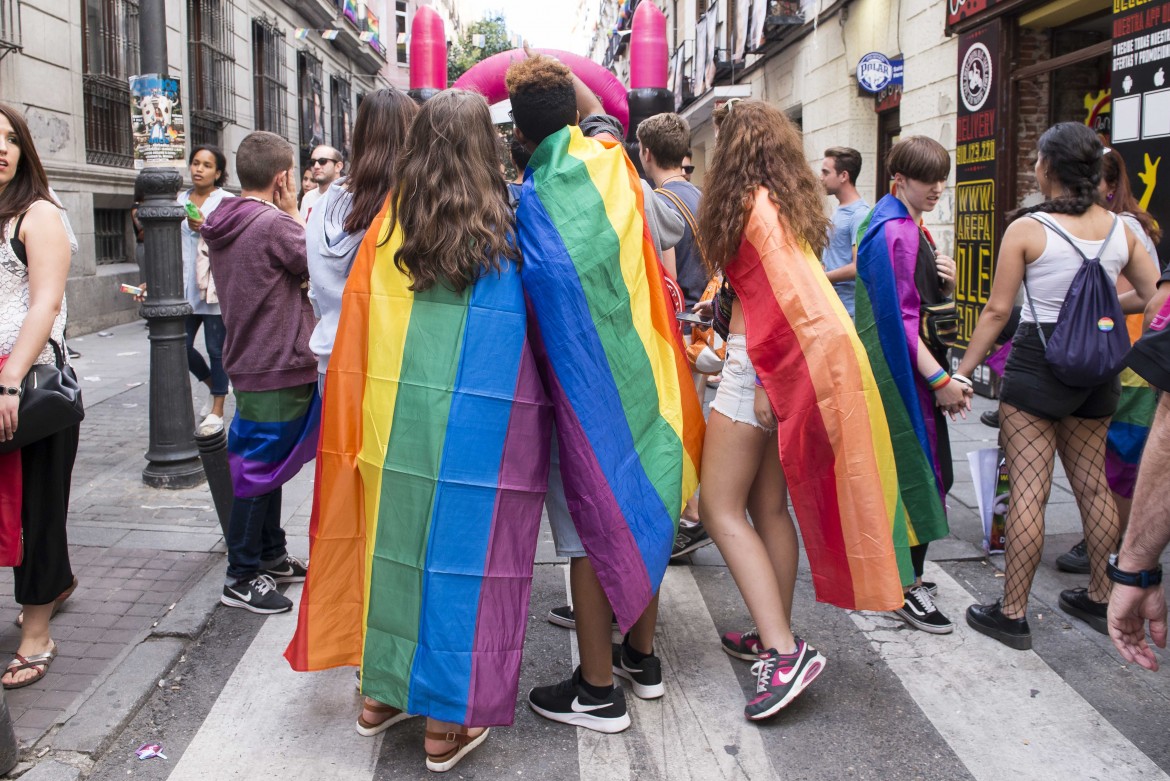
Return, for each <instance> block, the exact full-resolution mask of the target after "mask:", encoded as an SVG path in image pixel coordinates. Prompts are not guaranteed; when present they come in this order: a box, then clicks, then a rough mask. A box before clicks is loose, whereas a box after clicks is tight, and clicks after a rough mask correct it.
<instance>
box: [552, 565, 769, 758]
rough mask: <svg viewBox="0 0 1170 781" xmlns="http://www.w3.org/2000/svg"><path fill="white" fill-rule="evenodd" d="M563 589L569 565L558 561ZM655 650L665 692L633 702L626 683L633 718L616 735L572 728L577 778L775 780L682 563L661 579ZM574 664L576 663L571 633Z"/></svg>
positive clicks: (703, 605) (691, 578)
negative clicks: (578, 773)
mask: <svg viewBox="0 0 1170 781" xmlns="http://www.w3.org/2000/svg"><path fill="white" fill-rule="evenodd" d="M565 573H566V584H565V585H566V589H567V588H568V567H565ZM660 593H661V595H662V596H661V601H660V604H659V612H658V629H657V631H656V633H655V638H654V652H655V653H656V654H657V655H658V657H659V658H660V659H661V660H662V677H663V682H664V683H665V684H666V695H665V696H664V697H662V698H661V699H658V700H639V699H638V698H637V697H635V696H634V693H633V691H631V689H630V687H628V686H627V687H626V706H627V708H628V709H629V711H630V718H631V720H632V722H633V724H632V726H631V727H630V729H628V730H626V731H625V732H623V733H620V734H618V735H603V734H601V733H598V732H594V731H592V730H588V729H578V730H577V756H578V761H579V765H580V770H581V779H582V781H612V780H613V779H620V778H629V779H638V780H639V781H646V780H649V779H672V781H673V779H687V778H694V779H704V781H706V780H707V779H745V780H748V781H751V780H753V779H779V778H781V776H779V775H778V774H777V773H776V771H775V770H773V768H772V765H771V763H770V762H769V760H768V757H767V754H766V752H765V750H764V741H763V738H762V736H761V734H760V731H759V728H758V727H756V726H755V725H752V724H751V723H749V722H748V721H747V720H746V719H745V718H744V717H743V707H744V697H743V691H742V689H741V688H740V685H739V682H738V680H737V678H736V672H735V670H733V669H732V665H731V659H730V658H729V657H728V656H727V654H725V653H723V651H722V649H721V648H720V647H719V644H718V643H717V642H714V640H715V638H716V637H717V631H716V629H715V622H714V621H713V620H712V619H711V614H710V612H708V610H707V604H706V602H705V601H704V600H703V596H702V594H700V593H699V586H698V583H696V582H695V578H694V576H693V575H692V574H691V570H690V568H689V567H670V568H668V569H667V571H666V577H665V578H664V579H663V582H662V589H661V591H660ZM570 645H571V646H572V649H573V664H574V665H576V664H578V663H579V662H580V659H579V657H578V654H577V643H576V638H575V636H574V638H573V642H572V643H570Z"/></svg>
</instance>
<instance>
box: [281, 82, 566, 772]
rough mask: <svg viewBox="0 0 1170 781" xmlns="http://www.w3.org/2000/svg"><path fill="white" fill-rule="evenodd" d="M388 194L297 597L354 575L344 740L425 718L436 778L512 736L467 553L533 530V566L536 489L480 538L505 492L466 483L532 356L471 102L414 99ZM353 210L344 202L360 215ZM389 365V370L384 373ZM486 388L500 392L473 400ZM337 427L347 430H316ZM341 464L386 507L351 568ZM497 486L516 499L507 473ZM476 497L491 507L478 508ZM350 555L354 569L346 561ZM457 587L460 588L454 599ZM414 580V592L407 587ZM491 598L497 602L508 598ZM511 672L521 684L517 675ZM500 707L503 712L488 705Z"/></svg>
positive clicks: (349, 343) (487, 150) (331, 404)
mask: <svg viewBox="0 0 1170 781" xmlns="http://www.w3.org/2000/svg"><path fill="white" fill-rule="evenodd" d="M363 108H364V104H363ZM393 181H394V183H395V184H394V192H393V201H392V202H391V204H390V205H389V207H388V208H387V207H384V208H383V210H382V212H381V217H380V218H379V219H376V220H375V222H374V225H373V228H372V231H371V233H370V234H369V235H367V237H366V239H365V241H364V242H363V244H362V248H361V250H360V252H359V253H358V255H357V258H356V260H355V262H354V269H353V272H352V275H351V276H352V279H351V280H350V283H349V284H348V285H347V286H346V289H345V295H344V303H343V307H342V308H343V312H342V317H341V325H340V328H339V330H338V335H337V343H336V349H335V351H334V355H333V363H332V365H331V367H330V369H329V372H328V382H327V387H326V394H325V412H324V416H323V420H324V423H323V434H322V436H323V444H322V453H323V454H325V453H327V452H328V453H330V454H332V453H333V452H334V451H338V450H345V448H346V445H345V444H340V445H335V444H334V441H335V440H336V441H338V442H341V441H342V440H346V439H347V438H348V441H350V442H353V441H360V446H353V447H352V449H351V450H350V452H351V453H352V458H353V460H352V461H349V462H347V463H348V464H349V466H348V467H346V468H343V469H336V468H334V466H333V464H334V461H333V460H331V458H332V455H330V456H328V457H326V458H325V462H324V463H323V465H322V466H321V474H322V480H321V481H320V483H321V485H319V486H318V491H319V494H318V498H319V502H318V504H319V505H320V507H321V508H322V510H321V511H320V516H319V517H315V518H314V528H315V536H314V539H313V545H314V547H313V549H312V555H313V557H314V562H315V571H314V572H311V573H310V578H309V581H308V583H307V584H306V590H307V591H306V593H307V594H308V595H309V599H310V601H311V600H313V599H316V598H317V595H318V594H321V593H326V592H327V590H328V588H329V584H330V583H331V582H333V579H335V578H336V579H339V580H346V581H352V569H353V568H354V567H357V568H360V570H361V571H363V572H366V573H367V577H368V579H369V584H368V587H367V589H366V594H365V605H364V606H363V608H364V609H363V616H364V621H365V626H366V630H365V631H364V632H363V638H364V641H363V643H362V646H361V651H362V653H361V656H360V659H361V661H362V674H361V688H362V692H363V693H364V694H365V695H366V697H365V698H364V700H363V707H362V711H361V715H360V716H359V718H358V722H357V731H358V732H359V733H360V734H362V735H365V736H373V735H377V734H378V733H380V732H383V731H385V730H386V729H388V728H389V727H390V726H391V725H393V724H395V723H398V722H399V721H401V720H403V719H405V718H408V716H409V715H423V716H426V717H427V729H426V738H425V749H426V755H427V767H428V768H429V769H430V770H432V771H440V772H441V771H445V770H449V769H451V768H453V767H454V766H455V765H456V764H457V763H458V762H459V761H460V760H461V759H462V758H463V757H464V756H465V755H466V754H467V753H468V752H469V751H471V750H472V749H474V748H475V747H476V746H478V745H479V744H480V743H482V742H483V740H484V739H485V738H486V737H487V734H488V730H487V726H489V725H495V724H508V723H511V719H512V715H513V713H514V710H515V705H514V703H515V696H516V687H517V683H518V681H516V680H510V676H509V671H508V665H507V664H505V663H501V661H500V660H501V659H502V658H503V651H504V648H505V646H507V647H511V645H509V644H510V643H511V642H512V641H515V642H517V643H522V642H523V634H524V630H523V627H524V623H523V617H524V611H516V612H515V613H514V615H512V614H511V613H507V611H505V613H507V614H506V615H505V614H498V611H497V614H494V615H495V618H494V619H492V620H491V621H490V622H489V623H490V624H491V625H490V627H489V626H485V625H483V624H482V621H483V620H484V619H482V617H479V616H477V611H478V609H479V608H478V605H479V599H478V598H477V593H478V588H479V586H478V585H476V584H478V583H479V582H480V581H481V580H482V582H483V586H482V588H483V589H484V590H485V594H486V592H487V591H488V590H489V589H490V588H491V585H490V584H491V583H497V582H499V581H498V580H495V578H496V577H497V575H496V574H495V573H494V571H493V572H491V573H489V572H488V569H489V567H488V564H487V563H486V562H488V560H489V559H491V556H490V555H489V552H488V551H487V550H485V549H483V548H482V547H478V546H481V545H488V541H489V540H494V541H493V542H491V543H490V547H491V548H492V549H493V550H496V549H506V548H508V546H509V542H507V540H509V539H511V540H513V543H512V544H513V545H518V546H520V547H521V548H523V545H527V544H528V543H527V542H526V541H522V540H521V538H525V539H526V532H530V533H531V544H532V546H533V551H524V550H517V551H516V552H515V554H514V555H515V561H517V562H521V561H531V560H532V558H533V557H532V553H534V548H535V540H536V534H537V528H538V527H539V522H540V502H539V498H542V497H543V486H541V487H540V488H539V491H535V492H534V493H533V496H534V497H538V499H536V500H534V501H531V502H528V503H526V504H525V505H524V506H523V507H522V506H521V505H519V504H515V505H513V504H508V505H507V506H508V507H509V508H510V509H509V511H508V513H507V516H508V517H507V523H508V524H509V525H510V531H509V532H508V533H506V534H505V533H503V532H501V533H500V534H499V535H498V536H497V535H495V534H494V533H493V530H494V529H496V528H497V527H496V526H493V523H494V520H495V516H496V505H497V501H496V500H494V499H492V494H491V492H492V490H493V488H492V485H493V484H497V483H498V485H499V489H500V490H503V489H504V484H503V482H500V481H502V480H503V478H502V477H501V478H500V481H497V480H496V476H495V475H494V474H493V475H492V476H491V477H484V476H483V475H481V474H480V473H479V471H477V470H482V469H486V470H488V471H491V470H492V469H494V468H496V467H497V466H498V463H497V462H494V461H493V460H492V459H493V454H494V457H495V458H496V459H502V458H503V456H502V455H501V451H500V450H499V449H496V448H494V447H493V446H492V442H496V441H498V439H499V437H498V436H496V437H495V438H494V439H493V434H492V433H491V432H497V434H498V432H501V431H504V430H506V429H508V428H509V420H510V417H509V416H510V415H511V414H512V412H511V410H512V405H511V404H509V403H507V401H508V400H507V399H506V396H507V394H508V393H515V394H516V396H517V398H518V397H519V396H520V394H521V391H522V389H523V388H524V387H527V386H524V385H518V383H519V382H520V380H519V379H518V377H517V375H516V374H512V375H508V372H509V371H510V370H511V371H513V372H518V371H519V369H518V367H519V366H520V365H522V364H524V361H529V362H530V361H531V360H532V358H531V354H530V353H529V352H528V345H527V341H526V319H525V316H524V299H523V294H522V293H521V289H520V275H519V272H518V261H519V252H518V250H517V248H516V240H515V229H514V224H515V223H514V217H513V213H512V209H511V207H510V205H509V203H508V196H507V190H506V189H505V185H504V179H503V177H501V176H500V173H499V150H498V146H497V141H496V135H495V129H494V127H493V126H492V123H491V114H490V112H489V110H488V106H487V103H486V102H485V101H484V99H483V97H482V96H480V95H477V94H474V93H470V92H464V91H461V90H447V91H444V92H441V93H439V94H438V95H436V96H435V97H433V98H431V99H430V100H428V101H427V102H426V103H425V104H423V106H422V107H421V108H420V109H419V111H418V115H417V116H416V117H415V119H414V122H413V123H412V124H411V126H410V131H409V133H408V134H407V136H406V139H405V143H404V146H403V148H402V152H401V154H400V155H399V156H398V157H397V163H396V164H395V166H394V177H393ZM359 205H360V201H358V200H356V199H355V209H356V208H357V207H358V206H359ZM464 329H466V332H465V330H464ZM464 333H466V336H463V334H464ZM488 345H490V356H489V354H488V352H487V351H485V348H486V347H487V346H488ZM387 362H389V363H387ZM390 364H393V365H395V366H397V367H398V368H396V369H392V370H389V371H387V366H389V365H390ZM509 367H511V368H509ZM533 378H535V375H533ZM497 379H498V380H499V382H496V380H497ZM476 383H478V384H476ZM486 386H491V387H492V388H494V389H495V392H494V393H492V394H489V393H486V392H485V391H484V388H485V387H486ZM500 388H506V389H507V390H506V391H502V392H501V391H500V390H499V389H500ZM489 395H491V396H492V398H491V399H490V403H489V402H488V399H487V396H489ZM517 403H519V402H517ZM355 409H356V410H357V413H356V414H355V413H354V412H353V410H355ZM334 421H339V422H338V423H337V425H338V426H340V427H342V428H348V429H350V430H349V431H340V432H337V431H332V432H331V431H329V430H328V426H329V425H330V424H331V422H334ZM363 437H364V438H363ZM456 441H459V442H464V443H466V442H468V441H474V442H475V443H476V444H477V447H476V453H475V458H474V461H475V464H474V465H472V464H463V465H462V466H461V467H459V468H457V469H454V470H449V469H448V467H446V466H440V462H441V463H442V464H447V463H448V462H449V461H451V460H452V459H456V458H466V456H465V455H463V454H462V453H463V451H464V450H466V448H462V449H461V448H460V447H459V446H458V445H456V444H453V443H454V442H456ZM501 445H502V443H501ZM452 450H460V453H461V454H460V455H458V456H456V455H454V454H453V453H451V452H449V451H452ZM524 450H525V452H524V453H512V454H511V455H510V456H509V458H510V462H515V461H517V460H519V461H520V462H522V463H528V462H531V470H532V471H530V472H526V474H537V472H538V471H539V468H538V467H537V466H536V462H537V461H539V460H541V459H542V458H543V462H544V466H545V469H547V459H548V452H547V449H544V450H543V452H542V449H541V447H540V446H539V445H538V444H537V445H533V446H532V447H526V448H524ZM354 462H357V464H358V467H357V468H358V470H359V471H360V477H361V484H362V485H364V486H365V487H364V489H362V490H364V491H366V492H367V493H370V492H373V493H375V494H381V495H393V497H394V499H393V500H392V501H390V502H383V503H381V504H380V505H375V503H373V502H368V501H367V502H365V503H364V504H363V503H357V505H358V506H359V507H362V508H363V509H361V510H359V511H358V512H359V513H361V512H364V513H365V515H364V517H363V518H360V519H359V525H361V526H362V528H363V531H362V532H361V534H362V539H368V540H370V541H371V542H370V544H369V545H368V546H363V548H362V550H363V551H364V553H362V554H361V556H364V557H366V558H364V559H362V558H361V556H359V557H358V559H356V560H355V559H353V558H346V556H344V555H341V554H337V553H334V552H335V551H337V550H338V548H335V547H330V546H331V545H333V544H334V540H336V539H337V538H338V537H339V536H343V533H344V532H343V531H342V530H345V529H351V528H352V527H353V519H352V517H350V516H352V513H347V512H344V511H342V510H339V509H336V508H339V507H341V506H343V502H345V501H349V502H350V503H349V504H344V506H346V507H348V506H352V505H353V504H354V503H355V502H356V500H354V499H353V496H354V494H350V495H349V498H348V499H345V498H344V497H341V493H340V492H342V491H344V490H345V489H346V486H347V485H349V486H353V485H355V483H354V482H353V480H352V475H353V463H354ZM528 468H529V467H525V469H528ZM347 470H348V471H347ZM335 476H336V477H335ZM472 483H474V485H472ZM507 483H508V485H507V489H508V490H509V493H510V494H512V495H515V494H516V493H517V492H516V491H515V490H512V489H514V488H515V487H516V483H515V475H513V476H512V477H510V478H508V480H507ZM472 494H474V495H476V496H478V497H486V499H484V500H483V501H477V500H473V499H472V498H470V497H471V496H472ZM327 507H328V508H334V509H331V510H327V509H325V508H327ZM456 540H457V542H456ZM419 541H421V542H419ZM345 550H346V551H347V552H349V553H350V555H351V556H352V555H354V551H356V550H357V549H355V548H352V547H350V548H345ZM510 560H511V559H510ZM339 561H340V562H341V563H340V564H339V563H338V562H339ZM320 562H324V563H323V564H322V563H320ZM530 566H531V565H529V567H530ZM408 571H409V573H410V574H407V575H404V574H403V573H406V572H408ZM456 572H457V573H458V576H455V575H453V574H452V573H456ZM509 574H510V575H511V576H512V580H513V581H514V580H515V579H516V577H519V576H520V573H519V571H517V570H516V569H515V568H514V567H513V568H512V569H511V570H510V571H509ZM454 580H458V581H459V583H460V584H462V585H463V586H466V587H467V588H468V589H470V591H467V590H464V591H460V590H459V589H460V586H458V585H455V584H454V582H453V581H454ZM420 583H421V584H424V585H423V587H422V588H421V590H420V589H418V588H413V587H412V586H411V585H410V584H414V585H417V584H420ZM428 584H429V585H428ZM471 592H476V593H471ZM492 593H493V594H494V595H495V598H496V599H497V600H498V599H502V594H503V592H501V591H499V590H498V589H496V590H495V591H492ZM469 594H470V595H469ZM485 599H488V598H487V597H486V596H485ZM456 603H457V604H456ZM329 607H330V609H331V608H332V606H329ZM310 615H312V612H311V611H310V612H308V613H307V612H306V611H304V610H303V611H302V628H301V632H302V633H303V634H304V635H305V636H307V637H309V638H310V642H312V638H313V637H314V634H313V632H314V623H313V621H312V620H310V619H307V616H310ZM440 616H441V617H440ZM330 631H332V630H330ZM334 634H335V633H334ZM481 635H488V636H490V639H489V640H487V641H486V642H487V643H488V644H489V645H490V646H491V648H492V649H493V650H492V651H490V652H487V651H484V650H481V645H480V643H479V642H477V641H478V639H479V638H480V636H481ZM469 638H470V639H469ZM296 642H297V641H296V640H294V644H295V643H296ZM408 647H409V648H410V651H409V652H404V651H403V649H405V648H408ZM351 650H352V649H351ZM479 657H482V658H483V659H491V660H494V661H492V662H491V664H492V666H493V670H492V676H491V677H493V678H494V679H495V682H494V683H493V684H491V685H493V686H496V687H497V688H496V691H498V693H499V696H495V697H491V698H489V697H486V696H484V695H482V693H472V694H469V693H468V686H469V685H470V686H471V687H473V688H474V687H475V686H476V685H478V686H479V687H480V688H479V689H477V690H476V692H480V690H481V689H483V688H484V687H485V686H486V685H488V683H487V681H486V680H478V681H477V680H475V679H474V677H473V679H472V680H471V681H470V684H469V681H468V677H467V676H469V675H470V670H471V669H472V668H473V667H477V668H478V665H480V664H482V663H483V662H482V659H480V661H477V658H479ZM513 672H514V674H515V676H516V677H518V675H519V666H518V664H517V665H516V668H515V670H514V671H513ZM483 676H484V673H483V672H482V671H481V673H480V678H483ZM509 686H510V690H509ZM489 700H490V701H489ZM498 702H505V703H508V702H510V704H507V705H505V706H502V707H498V708H495V709H494V710H493V709H491V708H490V707H488V708H487V709H486V710H485V706H490V705H491V704H492V703H498Z"/></svg>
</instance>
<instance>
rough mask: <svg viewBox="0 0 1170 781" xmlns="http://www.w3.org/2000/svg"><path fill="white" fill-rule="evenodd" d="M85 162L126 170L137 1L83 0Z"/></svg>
mask: <svg viewBox="0 0 1170 781" xmlns="http://www.w3.org/2000/svg"><path fill="white" fill-rule="evenodd" d="M83 8H84V11H85V13H84V15H83V16H82V45H83V47H84V50H83V52H82V59H83V61H84V65H85V72H84V74H83V75H82V89H83V93H84V102H85V159H86V162H88V163H93V164H95V165H112V166H119V167H122V168H130V167H131V166H133V164H134V139H133V135H132V133H131V130H130V111H129V106H130V86H129V82H128V81H127V79H129V77H130V76H133V75H135V73H136V72H137V71H138V0H83Z"/></svg>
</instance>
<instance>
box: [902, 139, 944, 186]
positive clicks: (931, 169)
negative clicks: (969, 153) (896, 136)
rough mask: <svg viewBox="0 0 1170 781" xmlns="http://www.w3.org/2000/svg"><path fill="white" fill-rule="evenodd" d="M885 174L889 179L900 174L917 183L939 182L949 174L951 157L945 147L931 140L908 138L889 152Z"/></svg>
mask: <svg viewBox="0 0 1170 781" xmlns="http://www.w3.org/2000/svg"><path fill="white" fill-rule="evenodd" d="M886 173H888V174H889V176H890V178H891V179H893V178H894V176H896V175H897V174H902V176H905V177H906V178H907V179H915V180H917V181H919V182H941V181H943V180H945V179H946V178H947V176H949V175H950V173H951V156H950V155H949V154H948V153H947V150H946V147H944V146H943V145H942V144H940V143H939V142H937V141H935V140H934V139H933V138H927V137H926V136H909V137H908V138H903V139H902V140H901V141H899V142H898V143H896V144H894V147H893V148H892V149H891V150H890V154H889V156H888V157H887V158H886Z"/></svg>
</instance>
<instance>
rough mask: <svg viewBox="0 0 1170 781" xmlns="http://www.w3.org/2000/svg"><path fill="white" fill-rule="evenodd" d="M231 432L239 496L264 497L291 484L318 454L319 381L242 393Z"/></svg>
mask: <svg viewBox="0 0 1170 781" xmlns="http://www.w3.org/2000/svg"><path fill="white" fill-rule="evenodd" d="M235 393H236V415H235V417H234V418H232V424H231V427H230V428H229V429H228V467H229V469H231V473H232V488H233V489H234V491H235V494H236V496H241V497H249V496H261V495H262V494H266V493H268V492H269V491H274V490H276V489H277V488H279V487H280V486H282V485H284V484H285V483H287V482H288V481H289V480H291V479H292V478H293V477H295V476H296V474H297V472H299V471H301V467H302V466H304V465H305V464H307V463H309V462H310V461H312V460H313V456H314V455H315V454H316V452H317V433H318V431H319V429H320V425H321V397H320V396H318V395H317V383H315V382H311V383H308V384H307V385H298V386H296V387H294V388H282V389H281V390H273V391H242V390H237V391H236V392H235Z"/></svg>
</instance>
